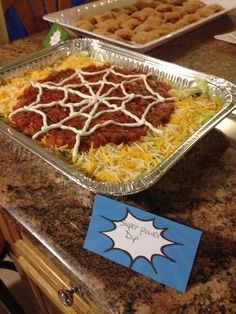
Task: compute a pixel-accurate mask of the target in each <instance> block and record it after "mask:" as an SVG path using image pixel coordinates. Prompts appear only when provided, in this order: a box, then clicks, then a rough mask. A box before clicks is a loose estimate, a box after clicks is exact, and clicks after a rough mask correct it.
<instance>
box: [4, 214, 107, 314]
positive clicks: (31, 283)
mask: <svg viewBox="0 0 236 314" xmlns="http://www.w3.org/2000/svg"><path fill="white" fill-rule="evenodd" d="M0 229H1V231H2V233H3V235H4V238H5V239H6V241H7V242H8V243H9V245H10V248H11V253H10V254H11V258H12V260H13V261H14V263H15V265H16V268H17V270H18V272H19V274H20V275H21V276H22V279H23V280H24V281H25V283H26V286H27V298H31V301H33V305H34V307H35V309H32V310H33V312H32V313H35V314H61V313H66V314H67V313H68V314H75V313H78V314H85V313H86V314H93V313H96V314H97V313H102V311H101V310H99V309H98V308H97V307H96V306H95V305H94V304H92V303H91V302H89V301H88V300H85V299H84V298H83V297H81V296H80V295H79V293H74V294H73V296H72V298H73V304H72V305H71V306H66V305H64V304H63V302H62V301H61V299H60V298H59V296H58V292H59V291H60V290H63V289H64V290H65V291H66V292H67V291H70V290H71V282H70V280H69V278H67V276H65V275H64V274H63V273H62V272H61V271H60V270H59V269H58V268H57V267H56V266H55V265H54V264H53V263H52V261H51V260H50V259H49V258H48V257H45V255H44V254H43V253H42V252H41V251H40V250H39V249H38V248H37V247H36V246H35V245H34V244H33V243H32V241H31V240H30V239H29V237H27V235H26V234H25V233H24V232H22V231H20V230H19V228H18V227H17V226H16V224H15V223H14V222H13V221H12V219H11V218H9V217H8V216H7V215H6V214H4V213H3V212H0ZM64 290H63V291H64Z"/></svg>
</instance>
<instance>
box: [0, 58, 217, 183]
mask: <svg viewBox="0 0 236 314" xmlns="http://www.w3.org/2000/svg"><path fill="white" fill-rule="evenodd" d="M91 64H96V65H101V62H97V61H94V60H92V59H90V58H88V57H82V56H81V55H73V56H70V57H67V58H65V59H64V60H59V61H58V62H56V63H55V64H54V65H53V66H48V67H45V68H44V69H41V70H35V71H34V70H33V71H27V72H25V73H22V74H20V75H18V76H17V77H16V78H11V77H9V78H7V77H6V78H4V80H3V82H2V85H0V115H3V116H4V117H5V118H6V119H7V118H8V116H9V115H10V114H11V112H12V111H13V107H14V105H15V103H16V101H17V98H18V97H19V96H20V95H22V93H23V91H24V89H25V88H27V87H28V86H29V85H30V82H31V83H34V82H36V81H38V80H41V79H44V78H46V77H47V76H48V75H49V74H50V73H51V72H52V71H55V70H56V71H60V70H66V69H69V68H72V69H79V68H82V67H86V66H89V65H91ZM0 83H1V78H0ZM171 96H172V97H174V99H175V104H176V111H175V112H174V113H173V114H172V115H171V120H170V122H169V123H168V124H167V125H165V126H161V127H159V128H160V131H161V132H158V133H156V132H153V131H151V130H149V132H148V133H147V134H146V136H143V137H142V138H141V140H140V141H138V142H135V143H133V144H130V145H128V144H120V145H115V144H111V143H108V144H106V145H105V146H100V147H99V148H98V149H94V148H93V146H91V148H90V150H89V152H86V153H80V154H79V156H78V158H77V159H76V160H75V159H74V158H73V156H72V155H73V152H72V150H70V149H68V148H67V147H66V146H65V147H60V148H56V147H55V148H53V149H52V151H53V153H55V154H57V155H59V156H60V157H61V158H63V159H64V160H66V161H68V162H69V163H71V164H72V165H73V167H75V168H76V169H77V170H78V171H81V172H82V173H84V174H85V175H86V176H88V177H90V178H92V179H94V180H96V181H100V182H107V183H114V184H115V183H122V182H127V181H131V180H135V179H137V178H139V177H141V176H143V175H144V174H146V173H148V172H150V171H152V170H153V169H154V168H155V167H156V166H157V165H158V164H160V163H161V162H162V161H163V160H165V159H166V158H167V157H168V156H170V154H171V153H172V152H173V151H174V150H175V149H176V148H177V147H178V146H180V145H181V144H182V143H183V142H184V141H185V140H186V139H187V138H188V137H189V136H190V135H192V134H193V133H194V132H195V131H196V130H197V129H198V128H199V127H200V126H201V125H202V124H203V123H205V122H206V121H207V119H209V118H210V117H212V116H213V115H215V114H216V112H218V111H219V110H220V109H221V107H222V104H221V102H220V101H219V99H213V98H211V97H209V96H206V95H204V93H200V95H199V90H198V93H195V92H194V90H191V89H186V90H183V89H181V90H179V89H178V88H173V90H172V91H171ZM40 143H41V144H42V145H44V142H43V138H42V140H41V142H40Z"/></svg>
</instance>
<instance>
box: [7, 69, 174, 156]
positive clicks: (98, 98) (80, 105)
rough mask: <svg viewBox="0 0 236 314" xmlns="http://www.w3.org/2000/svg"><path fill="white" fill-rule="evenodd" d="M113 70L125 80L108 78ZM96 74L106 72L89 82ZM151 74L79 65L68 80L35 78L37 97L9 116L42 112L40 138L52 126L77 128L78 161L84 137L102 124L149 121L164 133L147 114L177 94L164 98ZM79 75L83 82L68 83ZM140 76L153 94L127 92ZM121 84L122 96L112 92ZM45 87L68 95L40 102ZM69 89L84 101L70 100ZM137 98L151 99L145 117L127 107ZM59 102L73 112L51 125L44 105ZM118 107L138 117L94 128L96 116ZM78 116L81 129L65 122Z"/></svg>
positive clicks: (131, 124) (35, 136)
mask: <svg viewBox="0 0 236 314" xmlns="http://www.w3.org/2000/svg"><path fill="white" fill-rule="evenodd" d="M109 74H113V75H117V76H120V77H123V78H124V81H122V82H121V83H117V84H116V83H114V82H110V81H108V80H107V77H108V76H109ZM95 75H102V79H99V80H98V81H96V82H89V81H88V80H86V77H89V76H95ZM150 75H152V74H123V73H120V72H116V70H115V69H114V66H111V67H109V68H106V69H103V70H99V71H95V72H86V71H84V70H81V69H78V70H75V72H74V73H73V74H72V75H70V76H69V77H66V78H65V79H64V80H62V81H61V82H59V83H54V82H50V81H48V82H36V83H33V82H31V85H32V87H34V88H36V89H38V94H37V97H36V100H35V101H34V102H32V103H31V104H29V105H27V106H24V107H22V108H19V109H17V110H15V111H14V112H12V113H11V114H10V115H9V118H10V119H11V118H12V116H13V115H15V114H17V113H19V112H35V113H37V114H40V115H41V116H42V122H43V125H42V127H41V129H40V130H39V131H38V132H36V133H35V134H34V135H33V136H32V138H33V139H37V138H38V137H39V136H41V135H42V134H44V133H47V132H48V131H50V130H52V129H57V128H61V129H64V130H70V131H72V132H74V133H75V134H76V141H75V145H74V147H73V150H72V156H73V160H74V161H76V160H77V156H78V150H79V146H80V142H81V137H82V136H89V135H91V134H93V133H94V132H95V131H96V130H98V129H100V128H102V127H105V126H107V125H111V124H113V125H119V126H124V127H140V126H143V125H146V126H148V127H149V128H150V129H151V130H152V131H153V132H156V133H159V134H160V133H162V131H161V130H159V129H157V128H156V127H154V126H153V125H152V124H151V123H150V122H149V121H147V120H146V116H147V114H148V112H149V111H150V109H151V108H152V107H153V106H154V105H156V104H158V103H162V102H165V101H170V100H172V99H173V98H172V97H168V98H164V97H162V96H161V95H160V94H159V93H157V92H155V91H154V90H153V89H152V88H151V86H150V85H149V84H148V81H147V79H148V77H149V76H150ZM75 77H79V79H80V82H81V83H80V84H67V85H66V83H67V82H69V81H70V80H72V79H73V78H75ZM140 80H141V81H143V83H144V85H145V88H146V90H147V91H148V92H149V93H150V94H149V95H142V94H134V93H129V92H127V90H126V87H125V85H126V84H127V83H128V84H130V83H133V82H137V81H140ZM96 85H98V86H99V88H98V91H97V92H94V90H93V88H92V87H93V86H96ZM107 85H108V86H110V88H109V89H108V91H107V92H105V93H103V94H101V93H102V91H103V89H104V87H105V86H107ZM81 87H86V88H87V90H88V93H87V94H85V93H83V92H81V91H78V90H76V89H79V88H81ZM117 88H120V89H121V91H122V93H123V96H120V97H118V96H112V92H113V91H114V90H115V89H117ZM44 89H49V90H57V91H63V93H64V97H63V99H61V100H56V101H51V102H49V103H40V101H41V97H42V95H43V90H44ZM69 93H70V94H75V95H77V96H79V97H80V98H81V101H78V102H75V103H71V102H67V100H68V97H69ZM135 98H142V99H146V100H149V101H151V102H150V103H149V105H148V106H147V108H146V109H145V112H144V113H143V115H142V117H141V118H139V117H138V116H136V115H135V114H133V113H132V112H130V111H129V110H127V108H126V105H127V104H128V103H130V102H131V101H132V100H134V99H135ZM115 100H117V101H119V102H120V105H116V104H114V103H113V102H112V101H115ZM100 104H103V105H105V106H107V109H104V110H101V111H97V110H98V107H99V105H100ZM55 105H60V106H61V107H64V108H67V109H69V115H68V116H67V117H66V118H64V119H62V120H61V121H59V122H57V123H53V124H50V125H48V121H47V115H46V114H45V113H44V112H43V111H41V110H40V109H42V108H49V107H53V106H55ZM89 108H91V110H90V111H89V113H87V112H84V111H85V110H87V109H89ZM78 109H79V110H78ZM117 111H120V112H122V113H124V114H125V115H127V116H129V117H131V118H132V119H133V120H134V121H133V122H132V123H121V122H116V121H114V120H107V121H105V122H103V123H98V124H96V125H95V126H93V127H92V128H90V125H91V122H92V121H93V120H94V119H97V118H98V117H99V116H101V115H102V114H104V113H108V112H117ZM76 117H83V118H84V119H85V123H84V126H83V128H82V129H81V130H79V129H76V128H75V127H72V126H68V125H64V123H65V122H67V121H69V120H70V119H73V118H76Z"/></svg>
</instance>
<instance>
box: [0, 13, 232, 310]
mask: <svg viewBox="0 0 236 314" xmlns="http://www.w3.org/2000/svg"><path fill="white" fill-rule="evenodd" d="M235 28H236V27H235V25H234V23H233V21H231V19H230V18H229V17H223V18H221V19H219V20H217V21H215V22H213V23H211V24H209V25H206V26H204V27H201V28H199V29H198V30H196V31H195V32H191V33H189V34H186V35H184V36H182V37H181V38H178V39H175V40H174V41H172V42H170V43H167V44H166V45H165V46H163V47H159V48H156V49H155V51H151V52H150V55H152V56H156V57H159V58H162V59H165V60H167V61H171V62H174V63H178V64H180V65H184V66H187V67H191V68H193V69H196V70H200V71H204V72H208V73H211V74H215V75H218V76H221V77H223V78H226V79H228V80H230V81H232V82H234V83H236V58H235V55H236V45H232V44H228V43H224V42H220V41H216V40H214V39H213V35H214V34H218V33H221V32H225V31H230V30H233V29H235ZM44 36H45V33H44V34H37V35H34V36H32V37H31V38H26V39H23V40H20V41H17V42H15V43H13V44H7V45H3V46H0V62H1V63H2V64H3V63H4V62H6V61H9V60H10V59H15V58H17V57H18V56H20V55H23V54H25V53H29V52H31V51H35V50H37V49H38V48H39V47H40V46H41V42H42V39H43V38H44ZM228 120H229V121H231V122H232V123H235V122H234V118H233V116H232V117H231V118H230V119H228ZM234 125H236V124H234ZM226 133H227V132H226ZM235 133H236V129H233V131H232V132H231V133H230V134H231V136H226V135H225V134H224V133H222V132H221V131H219V129H214V130H212V131H211V132H210V133H209V134H208V135H207V136H206V137H205V138H204V139H203V140H202V141H200V142H199V143H198V144H197V145H196V146H195V147H194V148H193V149H192V150H191V151H190V152H189V153H188V154H187V155H186V156H185V157H184V158H183V159H182V160H181V161H180V162H178V163H177V164H176V165H175V166H174V167H173V168H172V169H171V170H170V171H169V172H168V173H167V174H166V175H165V176H164V177H163V178H162V179H161V180H160V181H159V182H158V183H157V184H155V185H154V186H153V187H152V188H149V189H148V190H146V191H144V192H142V193H139V194H136V195H132V196H127V197H123V198H120V200H122V201H123V202H126V203H128V204H132V205H135V206H137V207H139V208H142V209H145V210H148V211H152V212H154V213H157V214H159V215H162V216H164V217H168V218H171V219H174V220H176V221H178V222H180V223H183V224H187V225H189V226H191V227H196V228H199V229H200V230H202V232H203V236H202V240H201V243H200V247H199V250H198V254H197V257H196V260H195V263H194V267H193V270H192V273H191V276H190V281H189V285H188V289H187V291H186V293H184V294H181V293H179V292H177V291H175V290H174V289H171V288H167V287H166V286H164V285H161V284H159V283H157V282H154V281H152V280H150V279H147V278H145V277H144V276H142V275H139V274H137V273H135V272H133V271H131V270H129V269H126V268H124V267H122V266H120V265H118V264H115V263H113V262H111V261H109V260H106V259H104V258H102V257H100V256H97V255H95V254H93V253H91V252H89V251H86V250H84V249H83V243H84V240H85V236H86V232H87V229H88V225H89V219H90V215H91V208H92V205H93V199H94V194H93V193H91V192H89V191H87V190H85V189H83V188H81V187H79V186H78V185H76V184H75V183H73V182H71V181H70V180H69V179H67V178H65V177H64V176H62V175H61V174H60V173H59V172H57V171H56V170H54V169H53V168H52V167H51V166H50V165H48V164H46V163H45V162H43V161H42V160H40V159H39V158H38V157H36V156H34V155H33V154H31V153H30V152H28V151H27V150H25V149H24V148H22V147H20V146H19V145H18V144H16V143H14V142H13V141H11V140H10V139H8V138H7V137H6V136H4V135H3V134H1V133H0V205H1V207H2V208H1V210H3V211H4V212H5V213H7V214H8V215H10V216H11V217H12V218H13V219H14V220H15V221H16V222H17V224H18V225H19V226H20V228H22V229H23V230H25V231H26V232H28V233H29V234H30V235H31V237H32V239H33V240H34V241H35V243H36V245H37V246H38V247H39V248H40V249H41V250H43V251H44V253H45V254H46V255H47V256H48V257H49V258H51V259H52V260H53V262H54V263H55V264H56V265H57V266H58V267H59V268H60V269H61V270H62V271H63V272H65V273H66V274H67V276H68V277H69V278H70V279H71V282H73V283H75V284H77V285H79V286H80V287H82V290H83V291H84V293H85V294H86V295H87V296H88V297H89V298H91V299H92V300H93V301H94V302H96V303H97V304H99V305H100V307H101V308H103V310H104V313H126V314H128V313H130V314H131V313H140V314H145V313H153V314H156V313H158V314H162V313H163V314H168V313H187V314H188V313H189V314H192V313H214V314H216V313H235V312H236V306H235V297H236V295H235V291H236V280H235V277H236V259H235V252H236V243H235V238H236V237H235V230H236V228H235V218H236V215H235V211H236V135H235ZM227 134H228V133H227Z"/></svg>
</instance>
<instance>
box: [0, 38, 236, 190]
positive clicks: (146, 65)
mask: <svg viewBox="0 0 236 314" xmlns="http://www.w3.org/2000/svg"><path fill="white" fill-rule="evenodd" d="M78 52H81V53H83V54H84V55H86V56H89V57H91V58H93V59H95V60H99V61H104V62H106V61H107V62H110V63H112V64H115V65H117V66H120V67H125V68H129V69H139V70H141V71H144V72H151V73H153V74H155V75H156V76H157V77H158V79H160V80H163V79H167V80H170V81H172V82H174V83H177V84H178V85H179V86H180V87H182V88H187V87H191V86H194V85H195V84H196V83H195V79H194V78H195V77H199V78H202V79H204V80H205V81H206V82H207V83H208V85H209V88H210V91H211V94H212V95H214V96H215V97H219V98H221V100H222V101H223V103H224V105H223V108H222V109H221V110H220V111H219V112H218V113H217V114H216V115H215V116H213V117H212V118H211V119H210V120H209V121H208V122H207V123H205V124H204V125H203V126H202V127H200V128H199V129H198V130H197V131H196V132H195V133H194V134H193V135H192V136H191V137H189V138H188V139H187V140H186V141H184V142H183V143H182V144H181V145H180V146H179V147H178V148H177V149H176V150H175V151H174V152H173V153H172V154H171V155H170V156H169V157H168V158H166V159H165V160H164V161H163V162H162V163H160V164H159V165H158V166H156V168H154V170H153V171H151V172H150V173H147V174H146V175H144V176H143V177H141V178H138V179H136V180H134V181H130V182H125V183H119V184H111V183H102V182H97V181H95V180H92V179H90V178H88V177H86V176H85V175H84V174H82V173H80V172H78V171H77V170H75V169H74V168H73V167H72V166H70V165H69V164H67V163H66V162H64V161H63V160H61V159H60V158H58V157H57V156H55V155H54V154H52V153H50V152H49V151H48V150H46V149H45V148H43V147H42V146H40V145H39V144H37V143H36V142H34V141H33V140H32V139H30V138H27V137H26V136H25V135H23V134H21V133H19V132H18V131H16V130H15V129H13V128H12V127H10V126H9V125H8V124H7V123H6V122H4V119H0V131H1V132H3V133H4V134H5V135H7V136H8V137H10V138H11V139H13V140H14V141H16V142H18V143H19V144H20V145H22V146H23V147H25V148H27V149H28V150H29V151H31V152H33V153H34V154H36V155H37V156H39V157H40V158H42V159H43V160H44V161H46V162H47V163H49V164H50V165H52V166H53V167H54V168H56V169H57V170H59V171H60V172H61V173H63V174H64V175H65V176H67V177H68V178H69V179H70V180H73V181H74V182H76V183H77V184H78V185H80V186H82V187H84V188H86V189H89V190H91V191H93V192H96V193H102V194H110V195H126V194H133V193H137V192H139V191H142V190H145V189H147V188H149V187H150V186H152V185H153V184H154V183H155V182H157V181H158V180H159V179H160V178H161V177H162V176H163V175H164V174H165V173H166V172H167V171H168V170H169V169H170V168H171V167H172V166H173V165H174V164H175V163H176V162H177V161H178V160H179V159H180V158H182V157H183V155H184V154H185V153H186V152H187V151H188V150H189V149H190V148H191V147H193V146H194V145H195V144H196V143H197V141H199V140H200V139H201V138H202V137H203V136H204V135H205V134H206V133H207V132H209V131H210V130H211V129H212V128H213V127H214V126H215V125H216V124H217V123H219V122H220V121H221V120H222V119H223V118H225V117H226V116H227V115H228V114H229V113H230V112H231V111H233V110H234V109H235V104H236V86H235V85H233V84H232V83H230V82H228V81H226V80H224V79H221V78H218V77H215V76H211V75H208V74H204V73H201V72H197V71H192V70H189V69H187V68H183V67H180V66H178V65H174V64H171V63H168V62H164V61H161V60H158V59H155V58H151V57H148V56H145V55H142V54H139V53H136V52H132V51H128V50H126V49H123V48H119V47H116V46H113V45H110V44H108V43H103V42H100V41H98V40H95V39H88V38H83V39H75V40H71V41H68V42H66V43H63V44H61V45H58V46H54V47H52V48H46V49H44V50H41V51H39V52H38V53H37V54H34V55H31V56H29V57H26V58H24V59H21V60H18V61H16V62H14V63H11V64H8V65H6V66H4V67H2V68H0V85H1V78H4V77H14V76H17V75H19V74H20V73H21V72H25V70H29V69H30V70H32V69H34V70H37V69H40V68H42V67H43V66H45V65H46V64H51V63H53V61H55V60H57V59H58V58H63V57H67V56H70V55H73V54H76V53H78Z"/></svg>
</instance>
